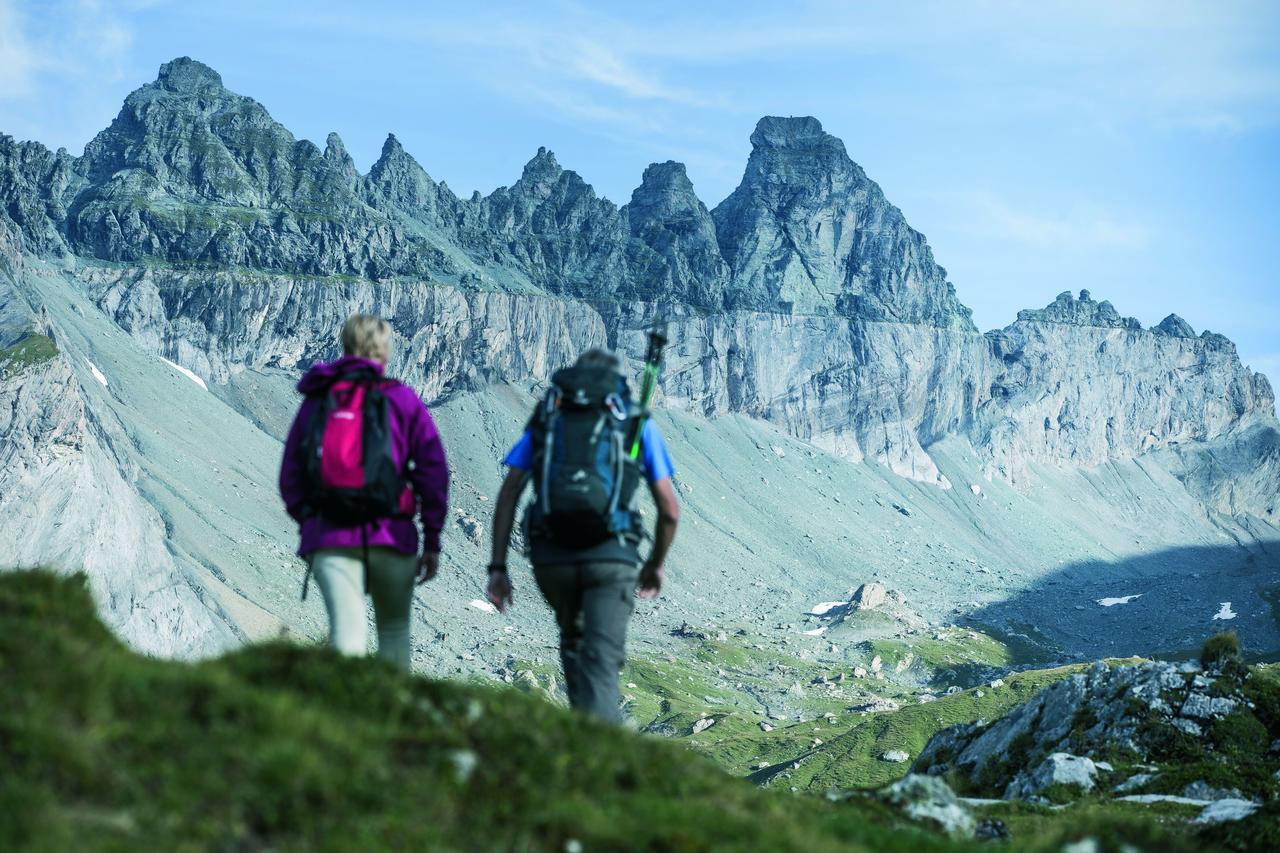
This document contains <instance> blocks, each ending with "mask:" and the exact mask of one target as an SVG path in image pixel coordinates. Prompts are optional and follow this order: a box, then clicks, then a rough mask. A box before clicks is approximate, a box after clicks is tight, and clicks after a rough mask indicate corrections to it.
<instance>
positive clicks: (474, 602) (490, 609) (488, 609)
mask: <svg viewBox="0 0 1280 853" xmlns="http://www.w3.org/2000/svg"><path fill="white" fill-rule="evenodd" d="M467 604H469V605H471V606H472V607H474V608H475V609H476V610H480V611H483V612H485V613H497V612H498V608H496V607H494V606H493V605H492V604H490V603H489V602H487V601H481V600H480V599H478V598H473V599H471V600H470V601H468V602H467Z"/></svg>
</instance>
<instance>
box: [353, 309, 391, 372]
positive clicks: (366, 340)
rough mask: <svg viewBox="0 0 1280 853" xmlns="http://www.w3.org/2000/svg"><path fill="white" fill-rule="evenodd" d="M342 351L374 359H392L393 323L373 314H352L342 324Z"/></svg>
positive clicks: (385, 360)
mask: <svg viewBox="0 0 1280 853" xmlns="http://www.w3.org/2000/svg"><path fill="white" fill-rule="evenodd" d="M342 351H343V352H344V353H346V354H347V355H356V356H360V357H361V358H371V359H373V360H374V361H382V362H387V361H390V360H391V324H390V323H388V322H387V321H386V320H384V319H382V318H381V317H378V316H375V315H373V314H352V315H351V316H350V317H349V318H347V322H345V323H343V324H342Z"/></svg>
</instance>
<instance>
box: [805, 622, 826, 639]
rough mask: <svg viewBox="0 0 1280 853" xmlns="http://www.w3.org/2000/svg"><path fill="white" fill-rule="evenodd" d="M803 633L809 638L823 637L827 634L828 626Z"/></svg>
mask: <svg viewBox="0 0 1280 853" xmlns="http://www.w3.org/2000/svg"><path fill="white" fill-rule="evenodd" d="M802 633H803V634H804V635H805V636H807V637H821V636H822V635H823V634H825V633H827V626H826V625H823V626H822V627H821V628H814V629H813V630H812V631H803V632H802Z"/></svg>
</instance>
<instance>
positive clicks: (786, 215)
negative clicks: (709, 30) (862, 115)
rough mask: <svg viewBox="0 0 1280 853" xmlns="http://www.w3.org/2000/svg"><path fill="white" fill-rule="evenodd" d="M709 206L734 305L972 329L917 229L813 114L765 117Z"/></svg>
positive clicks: (944, 275)
mask: <svg viewBox="0 0 1280 853" xmlns="http://www.w3.org/2000/svg"><path fill="white" fill-rule="evenodd" d="M751 145H752V149H751V157H750V159H749V160H748V161H747V168H746V171H745V173H744V174H743V177H742V183H741V184H739V185H738V188H737V189H735V190H734V191H733V193H732V194H730V196H729V197H728V198H726V199H725V200H724V201H723V202H721V203H720V204H719V205H718V206H717V207H716V209H715V210H713V211H712V212H711V216H712V218H713V219H714V220H715V224H716V233H717V237H718V239H719V242H720V250H721V253H722V255H723V256H724V258H725V260H726V261H728V263H729V265H730V267H731V268H732V270H733V278H734V279H735V286H734V288H733V289H732V290H731V291H730V292H729V294H728V297H729V298H728V301H729V304H730V305H731V306H732V307H741V308H766V309H769V310H784V311H790V312H794V313H798V314H829V313H834V314H841V315H844V316H850V317H859V318H862V319H867V320H891V321H897V322H907V323H925V324H928V325H933V326H940V327H944V328H957V329H964V330H967V331H971V330H973V328H974V327H973V321H972V320H971V319H970V312H969V310H968V309H967V308H965V307H964V306H963V305H962V304H960V302H959V300H957V299H956V297H955V290H954V288H953V287H952V286H951V284H950V283H949V282H947V280H946V270H944V269H942V268H941V267H940V266H938V265H937V264H936V263H935V262H934V260H933V253H932V251H930V249H929V246H928V244H927V243H926V242H925V239H924V237H923V235H921V234H920V233H919V232H917V231H915V230H913V229H912V228H911V227H910V226H909V225H908V224H907V222H906V219H905V218H904V217H903V215H902V211H900V210H898V209H897V208H896V207H894V206H893V205H892V204H890V203H889V202H888V201H887V200H886V199H885V197H884V193H883V192H882V191H881V189H880V187H879V186H878V185H877V184H876V183H875V182H874V181H872V180H870V179H869V178H868V177H867V175H866V173H865V172H864V171H862V168H861V167H860V166H859V165H858V164H857V163H855V162H853V161H852V160H850V159H849V155H848V154H847V153H846V152H845V148H844V143H843V142H841V141H840V140H839V139H837V138H836V137H834V136H832V135H831V134H829V133H827V132H826V131H824V130H823V129H822V123H821V122H819V121H818V120H817V119H816V118H813V117H811V116H798V117H782V116H765V117H764V118H762V119H760V121H759V122H758V123H757V124H756V127H755V131H754V132H753V133H752V134H751Z"/></svg>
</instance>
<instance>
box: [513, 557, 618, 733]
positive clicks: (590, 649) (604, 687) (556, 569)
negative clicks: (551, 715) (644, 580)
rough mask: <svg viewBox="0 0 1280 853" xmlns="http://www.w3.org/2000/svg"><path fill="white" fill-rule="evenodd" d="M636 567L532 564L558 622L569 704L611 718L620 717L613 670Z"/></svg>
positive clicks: (598, 564) (616, 682)
mask: <svg viewBox="0 0 1280 853" xmlns="http://www.w3.org/2000/svg"><path fill="white" fill-rule="evenodd" d="M639 573H640V570H639V567H637V566H636V565H634V564H632V563H619V562H598V563H551V564H545V565H535V566H534V567H533V577H534V579H535V580H536V581H537V582H538V589H540V590H542V596H543V597H544V598H545V599H546V600H547V603H548V604H550V605H551V609H552V610H554V611H555V613H556V624H558V625H559V626H560V661H561V663H562V664H563V665H564V683H565V690H566V691H567V692H568V694H569V704H570V705H572V706H573V707H574V708H577V709H578V710H580V711H583V712H584V713H587V714H590V715H591V716H593V717H597V718H599V719H601V720H605V721H606V722H610V723H619V722H621V721H622V711H621V709H620V708H619V707H618V705H619V700H620V699H621V696H620V694H619V693H618V676H619V675H621V673H622V665H623V663H625V662H626V656H627V651H626V646H627V624H628V623H629V622H630V621H631V613H632V611H634V610H635V593H636V581H637V580H638V579H639Z"/></svg>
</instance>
